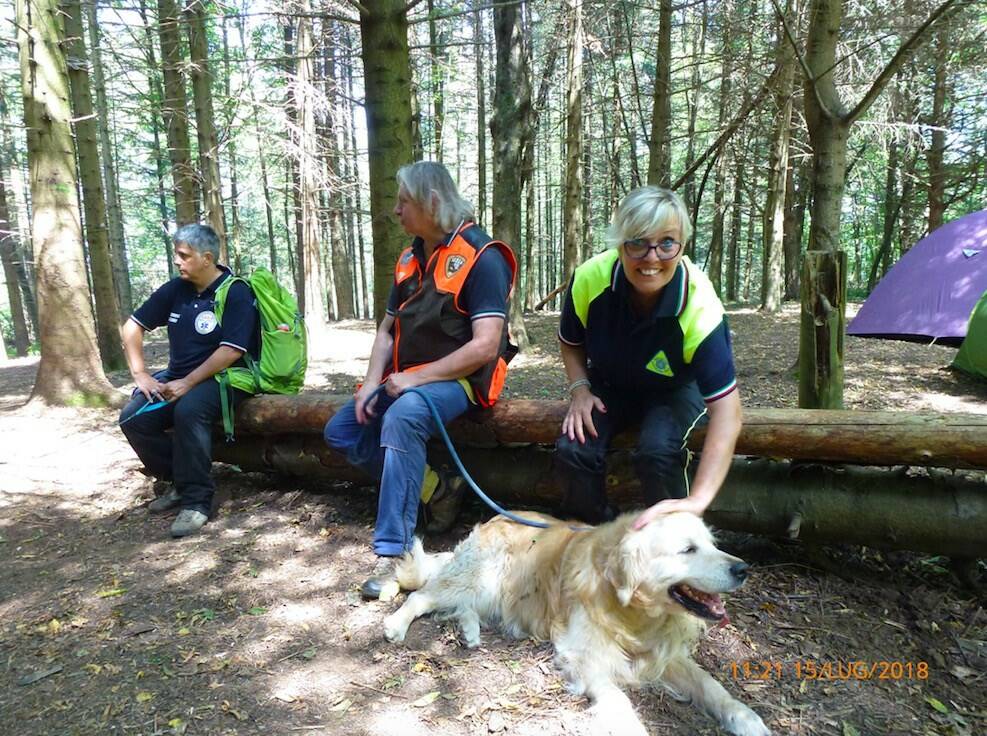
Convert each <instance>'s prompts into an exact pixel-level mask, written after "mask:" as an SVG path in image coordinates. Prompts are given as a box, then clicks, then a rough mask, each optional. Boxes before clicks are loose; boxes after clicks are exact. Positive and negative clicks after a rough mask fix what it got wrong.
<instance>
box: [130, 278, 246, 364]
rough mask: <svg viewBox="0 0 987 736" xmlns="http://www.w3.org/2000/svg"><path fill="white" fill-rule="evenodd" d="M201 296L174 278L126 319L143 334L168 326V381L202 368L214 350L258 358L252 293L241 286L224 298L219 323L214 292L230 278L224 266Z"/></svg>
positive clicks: (189, 286) (237, 283)
mask: <svg viewBox="0 0 987 736" xmlns="http://www.w3.org/2000/svg"><path fill="white" fill-rule="evenodd" d="M219 268H220V270H222V272H223V273H222V274H221V275H220V276H219V277H217V278H216V280H215V281H213V282H212V283H211V284H209V286H207V287H206V288H205V290H204V291H202V293H199V292H197V291H196V290H195V287H194V286H193V285H192V284H191V283H190V282H188V281H185V280H183V279H181V278H174V279H172V280H171V281H169V282H168V283H166V284H164V286H162V287H160V288H159V289H158V290H157V291H155V292H154V293H153V294H151V296H150V297H148V299H147V301H146V302H144V303H143V304H142V305H141V306H140V307H138V309H137V310H136V311H135V312H134V313H133V314H132V315H131V316H130V319H132V320H134V322H136V323H137V324H139V325H140V326H141V327H143V328H144V329H145V330H153V329H155V328H157V327H163V326H164V325H167V326H168V376H169V379H171V380H174V379H177V378H184V377H185V376H187V375H188V374H189V373H191V372H192V371H194V370H195V369H196V368H198V367H199V366H200V365H202V364H203V363H204V362H205V361H206V359H207V358H208V357H209V356H210V355H212V354H213V353H214V352H215V351H216V349H217V348H218V347H219V346H220V345H228V346H229V347H231V348H235V349H237V350H240V351H242V352H249V353H250V354H251V355H252V356H253V357H254V358H256V357H257V356H258V349H257V348H258V318H257V307H256V305H255V302H254V294H253V292H252V291H251V290H250V287H249V286H247V285H246V284H245V283H243V282H242V281H237V282H235V283H233V284H232V285H231V286H230V288H229V291H228V292H227V294H226V304H225V305H224V308H223V323H222V324H220V323H219V321H218V320H217V319H216V311H215V309H216V301H215V297H216V289H218V288H219V285H220V284H222V283H223V282H224V281H225V280H226V279H228V278H232V274H231V273H230V270H229V269H228V268H226V266H219Z"/></svg>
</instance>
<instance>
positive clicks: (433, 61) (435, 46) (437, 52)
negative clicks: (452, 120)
mask: <svg viewBox="0 0 987 736" xmlns="http://www.w3.org/2000/svg"><path fill="white" fill-rule="evenodd" d="M427 4H428V61H429V72H430V83H429V85H428V86H429V92H430V93H431V97H432V144H433V151H434V155H435V160H436V161H440V162H441V161H442V160H443V159H442V128H443V126H444V124H445V98H444V87H445V70H444V65H445V49H444V44H445V41H446V38H445V36H446V34H445V33H444V32H443V33H438V32H437V31H436V27H435V6H434V3H433V0H428V2H427Z"/></svg>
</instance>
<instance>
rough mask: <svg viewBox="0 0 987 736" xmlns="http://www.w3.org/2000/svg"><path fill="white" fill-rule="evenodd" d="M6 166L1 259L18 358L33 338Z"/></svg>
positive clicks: (0, 186)
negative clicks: (19, 267)
mask: <svg viewBox="0 0 987 736" xmlns="http://www.w3.org/2000/svg"><path fill="white" fill-rule="evenodd" d="M5 169H6V167H4V166H0V261H2V262H3V276H4V281H6V282H7V301H8V303H9V304H10V320H11V322H13V326H14V353H15V354H16V355H17V357H18V358H23V357H24V356H25V355H27V349H28V348H29V347H30V346H31V338H30V336H29V335H28V332H27V322H26V321H25V319H24V303H23V301H22V300H21V290H20V287H19V285H18V283H17V269H16V268H15V267H14V247H15V245H16V243H17V235H16V230H15V228H14V224H13V222H11V219H10V208H9V207H8V206H7V190H6V186H5V184H4V176H3V172H4V171H5ZM6 357H7V353H6V350H4V352H2V353H0V359H6Z"/></svg>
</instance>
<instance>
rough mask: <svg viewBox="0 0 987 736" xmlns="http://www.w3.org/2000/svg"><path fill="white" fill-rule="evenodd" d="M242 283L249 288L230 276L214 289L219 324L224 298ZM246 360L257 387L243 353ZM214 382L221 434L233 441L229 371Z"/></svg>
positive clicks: (253, 366) (254, 369) (253, 370)
mask: <svg viewBox="0 0 987 736" xmlns="http://www.w3.org/2000/svg"><path fill="white" fill-rule="evenodd" d="M235 281H242V282H243V283H245V284H247V287H248V288H249V287H250V283H249V282H248V281H247V280H246V279H244V278H241V277H240V276H232V275H231V276H230V277H229V278H228V279H226V280H225V281H224V282H223V283H221V284H220V285H219V288H218V289H216V298H215V300H214V301H215V305H214V311H215V313H216V319H217V320H218V321H219V324H220V325H222V324H223V310H224V309H225V307H226V296H227V294H228V293H229V291H230V287H231V286H233V282H235ZM244 355H245V356H246V358H247V360H246V362H247V366H248V367H249V368H250V369H251V371H252V372H253V374H254V380H255V381H257V385H258V386H259V385H260V382H259V374H258V372H257V367H256V366H255V365H254V361H253V359H252V358H251V357H250V353H249V352H246V353H244ZM216 380H217V381H219V403H220V405H221V406H222V409H223V433H224V434H225V435H226V441H227V442H232V441H233V421H234V410H233V386H232V385H231V384H230V370H229V368H224V369H223V370H221V371H220V372H219V373H217V374H216Z"/></svg>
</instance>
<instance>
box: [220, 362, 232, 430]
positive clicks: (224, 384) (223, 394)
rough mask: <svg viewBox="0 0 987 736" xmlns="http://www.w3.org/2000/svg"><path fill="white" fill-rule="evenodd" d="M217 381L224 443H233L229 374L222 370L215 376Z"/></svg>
mask: <svg viewBox="0 0 987 736" xmlns="http://www.w3.org/2000/svg"><path fill="white" fill-rule="evenodd" d="M216 380H217V381H219V403H220V405H221V406H222V408H223V433H224V434H225V435H226V441H227V442H232V441H233V419H234V417H233V396H232V393H233V387H232V386H230V373H229V371H226V370H223V371H220V372H219V373H217V374H216Z"/></svg>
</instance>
